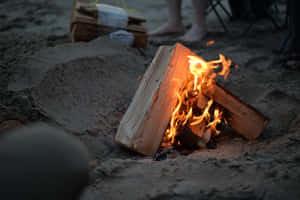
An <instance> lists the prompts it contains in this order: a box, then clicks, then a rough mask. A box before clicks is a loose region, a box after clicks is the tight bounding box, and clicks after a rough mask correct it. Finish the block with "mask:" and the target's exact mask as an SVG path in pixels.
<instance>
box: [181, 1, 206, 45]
mask: <svg viewBox="0 0 300 200" xmlns="http://www.w3.org/2000/svg"><path fill="white" fill-rule="evenodd" d="M192 4H193V8H194V16H193V25H192V28H191V29H190V30H189V31H188V32H187V33H186V34H185V35H184V36H183V37H182V38H181V40H182V41H185V42H195V41H201V40H202V39H203V38H204V37H205V35H206V33H207V30H206V13H205V11H206V8H207V5H208V1H207V0H192Z"/></svg>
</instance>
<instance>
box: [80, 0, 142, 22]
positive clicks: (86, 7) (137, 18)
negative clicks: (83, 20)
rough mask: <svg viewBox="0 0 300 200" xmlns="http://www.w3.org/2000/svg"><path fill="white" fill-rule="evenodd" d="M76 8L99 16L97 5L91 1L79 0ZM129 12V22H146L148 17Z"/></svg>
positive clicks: (96, 16)
mask: <svg viewBox="0 0 300 200" xmlns="http://www.w3.org/2000/svg"><path fill="white" fill-rule="evenodd" d="M76 10H77V11H79V12H82V13H85V14H87V15H90V16H93V17H95V18H98V9H97V7H96V6H95V5H91V4H89V3H83V2H78V3H77V4H76ZM127 14H128V23H133V24H140V23H144V22H146V19H145V18H143V17H141V16H140V15H137V14H136V15H135V13H131V12H127Z"/></svg>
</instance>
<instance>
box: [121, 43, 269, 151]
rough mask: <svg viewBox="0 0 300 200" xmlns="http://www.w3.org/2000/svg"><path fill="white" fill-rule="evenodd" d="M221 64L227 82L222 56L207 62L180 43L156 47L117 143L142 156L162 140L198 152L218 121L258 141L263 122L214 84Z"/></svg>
mask: <svg viewBox="0 0 300 200" xmlns="http://www.w3.org/2000/svg"><path fill="white" fill-rule="evenodd" d="M220 64H223V65H226V66H225V67H223V69H222V71H221V72H219V73H218V75H223V76H224V77H226V76H227V75H228V73H229V67H230V65H231V61H230V62H229V61H227V60H226V59H225V57H223V56H221V55H220V59H219V60H217V61H210V62H206V61H204V60H203V59H201V58H199V57H197V56H196V55H195V54H194V53H192V52H191V51H190V50H189V49H187V48H186V47H184V46H183V45H181V44H176V45H175V46H174V47H170V46H162V47H160V48H159V50H158V52H157V53H156V55H155V58H154V59H153V61H152V63H151V65H150V66H149V68H148V70H147V71H146V73H145V75H144V77H143V79H142V81H141V83H140V87H139V88H138V90H137V92H136V94H135V96H134V98H133V101H132V102H131V104H130V106H129V108H128V110H127V112H126V113H125V115H124V117H123V119H122V121H121V123H120V126H119V129H118V132H117V135H116V137H115V140H116V142H117V143H119V144H121V145H123V146H125V147H127V148H129V149H132V150H134V151H137V152H140V153H142V154H145V155H154V154H155V153H156V151H157V150H158V148H159V146H160V144H161V143H162V142H163V143H164V142H165V141H166V140H167V142H169V143H171V144H177V143H178V144H184V143H185V144H186V145H187V146H191V147H193V146H196V147H201V148H203V147H205V146H206V144H207V143H208V142H209V140H210V138H211V137H213V136H215V135H217V134H218V133H219V132H220V131H219V130H217V125H218V124H220V123H222V122H223V123H225V122H228V124H229V125H230V126H231V127H232V128H233V129H235V130H236V131H237V132H239V133H240V134H241V135H243V136H245V137H246V138H247V139H255V138H257V137H258V136H259V134H260V133H261V132H262V131H263V129H264V127H265V126H266V124H267V122H268V120H267V119H266V117H264V116H263V115H262V114H260V113H259V112H258V111H256V110H255V109H254V108H252V107H251V106H249V105H247V104H244V103H243V102H242V101H241V100H239V99H238V98H237V97H235V96H234V95H232V94H231V93H229V92H228V91H227V90H225V89H224V88H222V87H221V86H220V85H218V84H216V83H215V81H214V77H215V76H216V75H217V74H216V73H215V72H214V69H216V68H217V67H218V65H220ZM228 113H229V114H228ZM227 115H229V116H227ZM227 117H228V118H227ZM225 118H226V119H225Z"/></svg>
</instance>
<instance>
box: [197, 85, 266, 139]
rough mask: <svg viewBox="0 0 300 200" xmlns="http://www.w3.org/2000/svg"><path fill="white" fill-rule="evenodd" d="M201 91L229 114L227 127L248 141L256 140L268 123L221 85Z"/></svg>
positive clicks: (258, 113) (262, 116) (261, 115)
mask: <svg viewBox="0 0 300 200" xmlns="http://www.w3.org/2000/svg"><path fill="white" fill-rule="evenodd" d="M202 91H203V93H204V95H206V96H208V97H211V98H212V99H213V100H214V101H215V102H217V103H218V104H220V105H221V106H223V107H224V108H225V109H226V110H227V111H228V112H229V115H230V116H229V119H228V122H229V125H230V126H231V128H233V129H234V130H235V131H237V132H238V133H239V134H241V135H243V136H244V137H245V138H247V139H249V140H254V139H256V138H258V137H259V136H260V134H261V133H262V131H263V130H264V129H265V127H266V126H267V124H268V122H269V119H268V118H267V117H265V116H264V115H263V114H261V113H260V112H259V111H257V110H256V109H255V108H253V107H252V106H250V105H248V104H246V103H244V102H242V101H241V100H240V99H239V98H238V97H236V96H234V95H233V94H232V93H230V92H229V91H228V90H226V89H225V88H223V87H222V86H221V85H219V84H217V83H215V84H214V85H213V87H210V88H202ZM198 105H199V104H198Z"/></svg>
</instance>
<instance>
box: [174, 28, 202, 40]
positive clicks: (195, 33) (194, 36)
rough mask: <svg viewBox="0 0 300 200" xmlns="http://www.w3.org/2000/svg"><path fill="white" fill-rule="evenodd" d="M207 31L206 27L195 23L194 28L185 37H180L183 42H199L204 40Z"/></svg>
mask: <svg viewBox="0 0 300 200" xmlns="http://www.w3.org/2000/svg"><path fill="white" fill-rule="evenodd" d="M206 34H207V31H206V29H205V28H203V27H200V26H197V25H193V26H192V28H191V29H190V30H189V31H188V32H187V33H186V34H184V36H183V37H181V38H179V40H181V41H183V42H199V41H202V40H203V38H204V37H205V36H206Z"/></svg>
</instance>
